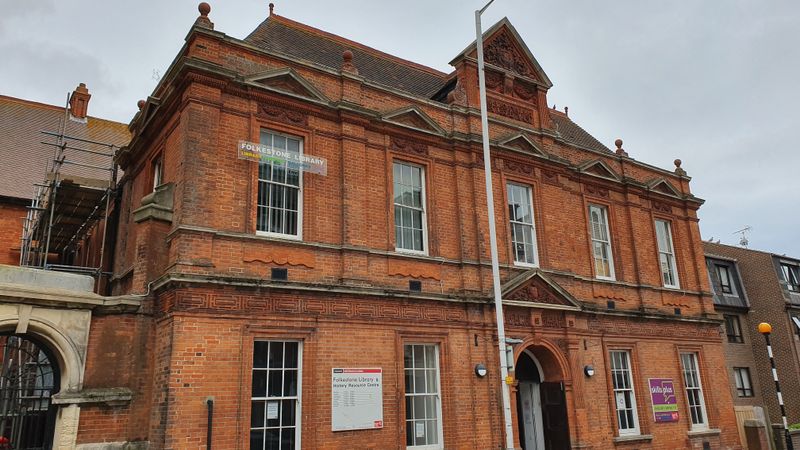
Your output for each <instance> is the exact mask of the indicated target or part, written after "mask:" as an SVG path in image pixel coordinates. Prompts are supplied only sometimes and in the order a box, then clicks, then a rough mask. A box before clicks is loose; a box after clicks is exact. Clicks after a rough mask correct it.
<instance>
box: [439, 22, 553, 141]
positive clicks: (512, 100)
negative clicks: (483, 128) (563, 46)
mask: <svg viewBox="0 0 800 450" xmlns="http://www.w3.org/2000/svg"><path fill="white" fill-rule="evenodd" d="M477 53H478V52H477V49H476V43H475V41H473V42H472V44H470V45H469V46H467V48H465V49H464V50H463V51H462V52H461V53H459V54H458V56H456V57H455V58H453V60H452V61H450V64H451V65H452V66H454V67H455V68H456V74H457V83H455V84H454V85H453V86H454V89H463V90H464V91H465V92H464V93H465V94H466V99H467V104H468V106H470V107H473V108H477V107H479V96H478V73H477V67H478V64H477V59H478V56H477ZM483 53H484V61H485V69H486V70H485V73H486V91H487V107H488V109H489V113H490V114H494V115H497V116H501V117H504V118H506V119H511V120H512V121H517V122H524V123H526V124H527V125H530V126H534V127H546V128H550V127H551V126H550V118H549V115H548V114H547V90H548V89H550V88H551V87H552V86H553V83H552V82H551V81H550V78H548V76H547V74H546V73H545V72H544V70H543V69H542V67H541V66H540V65H539V63H538V62H537V61H536V58H534V57H533V54H532V53H531V51H530V49H529V48H528V46H527V45H525V42H524V41H523V40H522V38H521V37H520V35H519V33H518V32H517V30H516V29H515V28H514V26H513V25H511V22H509V20H508V18H503V19H502V20H500V21H499V22H497V23H496V24H494V25H493V26H492V27H491V28H489V29H488V30H486V31H485V32H484V33H483Z"/></svg>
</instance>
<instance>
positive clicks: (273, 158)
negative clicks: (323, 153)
mask: <svg viewBox="0 0 800 450" xmlns="http://www.w3.org/2000/svg"><path fill="white" fill-rule="evenodd" d="M239 159H247V160H250V161H258V162H274V163H286V166H287V167H288V168H290V169H299V170H302V171H303V172H310V173H315V174H317V175H328V160H327V159H325V158H321V157H319V156H312V155H306V154H303V153H299V152H292V151H289V150H285V149H279V148H274V147H270V146H268V145H264V144H256V143H255V142H247V141H239Z"/></svg>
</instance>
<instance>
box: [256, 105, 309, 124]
mask: <svg viewBox="0 0 800 450" xmlns="http://www.w3.org/2000/svg"><path fill="white" fill-rule="evenodd" d="M258 115H259V116H261V117H265V118H267V119H270V120H274V121H277V122H283V123H288V124H291V125H308V116H307V115H305V114H303V113H300V112H297V111H293V110H291V109H286V108H283V107H277V106H272V105H263V104H262V105H258Z"/></svg>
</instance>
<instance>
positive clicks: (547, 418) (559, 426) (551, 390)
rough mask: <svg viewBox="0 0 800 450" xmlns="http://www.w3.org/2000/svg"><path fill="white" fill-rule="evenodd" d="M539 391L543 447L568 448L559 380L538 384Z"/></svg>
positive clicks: (564, 398)
mask: <svg viewBox="0 0 800 450" xmlns="http://www.w3.org/2000/svg"><path fill="white" fill-rule="evenodd" d="M539 392H540V394H541V398H542V419H543V420H542V422H543V423H544V442H545V449H546V450H568V449H569V425H568V424H567V401H566V397H565V396H564V389H562V387H561V383H560V382H554V383H552V382H551V383H548V382H545V383H542V384H541V385H540V387H539Z"/></svg>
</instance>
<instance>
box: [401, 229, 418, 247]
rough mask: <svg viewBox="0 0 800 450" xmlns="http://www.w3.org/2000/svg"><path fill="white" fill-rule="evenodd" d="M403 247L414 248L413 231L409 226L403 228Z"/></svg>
mask: <svg viewBox="0 0 800 450" xmlns="http://www.w3.org/2000/svg"><path fill="white" fill-rule="evenodd" d="M403 248H405V249H408V250H416V249H415V248H414V231H413V230H412V229H411V228H403Z"/></svg>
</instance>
